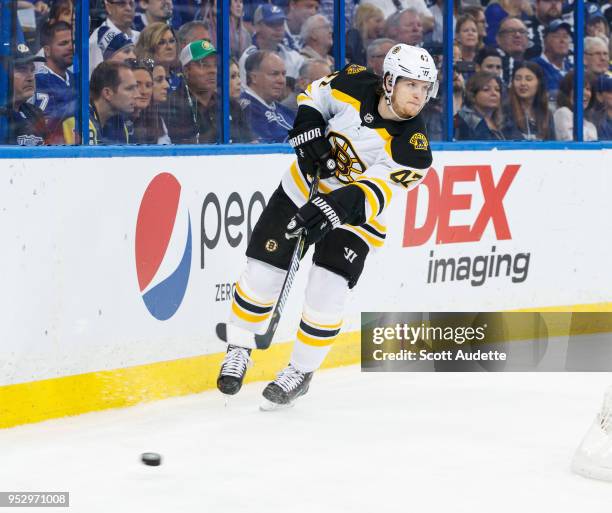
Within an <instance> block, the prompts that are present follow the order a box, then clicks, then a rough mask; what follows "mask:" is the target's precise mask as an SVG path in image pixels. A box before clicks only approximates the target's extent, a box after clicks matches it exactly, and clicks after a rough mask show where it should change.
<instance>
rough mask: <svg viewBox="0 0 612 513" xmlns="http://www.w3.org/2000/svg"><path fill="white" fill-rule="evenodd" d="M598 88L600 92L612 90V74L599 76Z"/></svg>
mask: <svg viewBox="0 0 612 513" xmlns="http://www.w3.org/2000/svg"><path fill="white" fill-rule="evenodd" d="M596 86H597V87H596V90H597V92H598V93H610V92H612V76H610V75H608V74H606V73H604V74H603V75H599V76H598V77H597V83H596Z"/></svg>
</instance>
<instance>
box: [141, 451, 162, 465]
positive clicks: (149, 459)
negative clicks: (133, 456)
mask: <svg viewBox="0 0 612 513" xmlns="http://www.w3.org/2000/svg"><path fill="white" fill-rule="evenodd" d="M140 459H141V460H142V462H143V463H144V464H145V465H149V466H150V467H159V466H160V465H161V455H159V454H157V453H156V452H143V453H142V454H141V456H140Z"/></svg>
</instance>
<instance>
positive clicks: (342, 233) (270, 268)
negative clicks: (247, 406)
mask: <svg viewBox="0 0 612 513" xmlns="http://www.w3.org/2000/svg"><path fill="white" fill-rule="evenodd" d="M383 69H384V76H383V79H382V80H381V79H380V77H379V76H378V75H374V74H373V73H370V72H368V71H367V70H366V68H364V67H362V66H358V65H355V64H351V65H349V66H347V67H346V68H344V69H343V70H342V71H340V72H336V73H333V74H332V75H329V76H327V77H324V78H322V79H320V80H316V81H315V82H313V83H312V84H310V86H308V88H307V89H306V91H305V92H304V93H303V94H300V95H299V96H298V99H297V100H298V106H299V107H298V112H297V115H296V119H295V122H294V125H293V129H292V130H290V131H289V142H290V144H291V146H292V147H293V148H294V150H295V152H296V155H297V161H294V162H293V163H292V164H291V166H290V168H289V170H288V171H287V172H286V173H285V175H284V176H283V178H282V181H281V184H280V186H279V187H278V189H277V190H276V191H275V192H274V194H273V195H272V197H271V198H270V202H269V203H268V205H267V206H266V208H265V209H264V211H263V212H262V214H261V217H260V218H259V220H258V222H257V224H256V226H255V229H254V230H253V234H252V237H251V240H250V242H249V245H248V248H247V251H246V256H247V265H246V269H245V270H244V272H243V274H242V276H241V277H240V279H239V280H238V282H237V283H236V288H235V294H234V297H233V301H232V304H231V313H230V323H229V324H228V325H227V341H228V343H229V346H228V349H227V354H226V356H225V359H224V361H223V364H222V366H221V370H220V373H219V378H218V380H217V386H218V388H219V390H220V391H221V392H223V393H225V394H235V393H237V392H238V391H239V389H240V387H241V386H242V381H243V379H244V375H245V373H246V370H247V366H248V364H249V363H250V354H251V349H249V348H248V346H249V344H248V342H247V343H245V342H244V340H245V339H244V337H243V335H244V334H245V333H247V332H250V333H253V334H262V333H263V332H265V331H266V328H267V325H268V321H269V319H270V316H271V313H272V310H273V306H274V304H275V301H276V299H277V297H278V295H279V293H280V289H281V286H282V283H283V281H284V278H285V274H286V272H287V269H288V267H289V262H290V259H291V255H292V252H293V249H294V247H295V244H296V237H297V236H298V235H299V234H300V233H301V232H302V231H303V230H305V231H306V244H307V245H309V244H314V245H315V250H314V257H313V264H314V265H313V266H312V268H311V270H310V274H309V277H308V284H307V287H306V293H305V301H304V306H303V311H302V318H301V322H300V325H299V328H298V331H297V336H296V342H295V345H294V348H293V353H292V356H291V359H290V362H289V365H288V366H287V367H286V368H285V369H284V370H283V371H282V372H281V373H280V374H279V375H278V377H277V379H276V380H275V381H273V382H272V383H270V384H268V385H267V387H266V388H265V390H264V392H263V395H264V397H265V398H266V399H267V400H268V401H269V403H268V406H270V407H271V408H274V407H276V406H277V405H288V404H291V403H292V402H293V401H294V400H295V399H296V398H297V397H299V396H300V395H303V394H305V393H306V392H307V390H308V386H309V383H310V380H311V378H312V375H313V372H314V371H315V370H316V369H317V368H318V367H319V366H320V365H321V363H322V362H323V360H324V359H325V356H326V355H327V353H328V351H329V349H330V348H331V346H332V344H333V342H334V339H335V338H336V336H337V335H338V333H339V332H340V328H341V326H342V315H343V310H344V304H345V301H346V299H347V296H348V292H349V290H350V289H352V288H353V287H354V286H355V285H356V284H357V281H358V280H359V276H360V275H361V272H362V270H363V268H364V264H365V260H366V257H367V254H368V253H369V251H370V250H376V249H378V248H380V247H382V246H383V244H384V241H385V233H386V231H387V222H386V220H385V211H386V209H387V207H388V205H389V203H390V202H391V199H392V197H393V194H394V191H393V190H394V189H395V191H396V193H397V192H399V193H400V194H401V193H402V191H403V192H404V193H405V192H406V190H409V189H412V188H413V187H415V186H416V185H417V184H418V183H419V182H420V181H421V180H422V179H423V178H424V176H425V173H426V172H427V170H428V169H429V167H430V165H431V162H432V156H431V151H430V148H429V141H428V138H427V134H426V131H425V125H424V123H423V120H422V118H421V116H420V115H419V113H420V112H421V110H422V109H423V107H424V106H425V104H426V103H427V101H428V100H429V99H431V98H432V97H434V96H435V95H436V93H437V89H438V82H437V71H436V66H435V62H434V60H433V58H432V57H431V55H430V54H429V53H428V52H427V51H426V50H424V49H422V48H417V47H412V46H408V45H405V44H397V45H395V46H393V47H392V48H391V49H390V50H389V52H388V53H387V55H386V57H385V61H384V68H383ZM317 171H318V172H319V175H320V178H321V181H320V183H319V188H318V193H317V195H316V196H315V197H314V198H313V200H312V201H307V200H308V193H309V187H310V183H311V180H312V177H313V176H314V175H315V174H316V173H317ZM251 338H252V337H251ZM243 346H244V347H243ZM251 347H252V346H251Z"/></svg>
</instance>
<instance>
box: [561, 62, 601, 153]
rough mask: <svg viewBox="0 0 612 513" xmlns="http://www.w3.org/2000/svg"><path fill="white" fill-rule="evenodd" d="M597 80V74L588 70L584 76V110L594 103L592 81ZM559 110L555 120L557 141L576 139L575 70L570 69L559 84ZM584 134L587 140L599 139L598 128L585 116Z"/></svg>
mask: <svg viewBox="0 0 612 513" xmlns="http://www.w3.org/2000/svg"><path fill="white" fill-rule="evenodd" d="M594 81H595V76H594V75H593V74H592V73H590V72H586V73H585V76H584V98H583V107H584V111H585V113H586V111H587V110H588V109H590V107H591V106H592V105H593V103H594V100H595V98H594V95H592V94H591V93H592V87H591V85H592V83H593V82H594ZM557 107H558V108H557V110H556V111H555V114H554V120H555V138H556V139H557V141H573V140H574V113H573V109H574V71H573V70H572V71H570V72H569V73H568V74H567V75H565V76H564V77H563V79H562V80H561V83H560V84H559V94H558V96H557ZM582 135H583V138H584V140H585V141H596V140H597V128H595V125H594V124H593V123H591V122H590V121H588V120H587V119H586V116H585V117H584V122H583V125H582Z"/></svg>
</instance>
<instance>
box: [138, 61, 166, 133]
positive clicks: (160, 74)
mask: <svg viewBox="0 0 612 513" xmlns="http://www.w3.org/2000/svg"><path fill="white" fill-rule="evenodd" d="M152 79H153V87H152V97H151V102H150V104H149V106H148V107H147V108H146V109H145V110H144V111H143V112H142V113H141V115H140V117H139V118H138V120H137V121H136V122H135V123H134V141H135V142H136V143H138V144H170V143H171V140H170V136H169V135H168V128H167V125H166V122H165V121H164V118H163V116H162V112H161V110H160V107H161V106H162V105H163V104H164V103H165V102H166V101H167V100H168V89H170V84H169V83H168V79H167V78H166V70H165V68H164V67H163V66H162V65H160V64H156V65H155V66H154V67H153V74H152Z"/></svg>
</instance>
